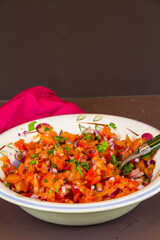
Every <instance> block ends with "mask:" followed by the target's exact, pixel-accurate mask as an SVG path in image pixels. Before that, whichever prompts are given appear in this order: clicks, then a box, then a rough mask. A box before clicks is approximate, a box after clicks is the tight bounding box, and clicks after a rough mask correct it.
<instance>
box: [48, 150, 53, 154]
mask: <svg viewBox="0 0 160 240" xmlns="http://www.w3.org/2000/svg"><path fill="white" fill-rule="evenodd" d="M54 151H55V149H49V150H48V151H47V153H48V154H51V153H54Z"/></svg>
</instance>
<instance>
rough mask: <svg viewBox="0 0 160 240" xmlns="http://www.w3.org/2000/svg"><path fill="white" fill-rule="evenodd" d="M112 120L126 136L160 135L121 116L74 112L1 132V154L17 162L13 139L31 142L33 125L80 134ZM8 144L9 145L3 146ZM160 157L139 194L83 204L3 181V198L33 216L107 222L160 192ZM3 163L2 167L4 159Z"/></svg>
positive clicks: (68, 221) (75, 222) (58, 220)
mask: <svg viewBox="0 0 160 240" xmlns="http://www.w3.org/2000/svg"><path fill="white" fill-rule="evenodd" d="M110 122H112V123H115V124H116V126H117V129H116V130H114V131H115V132H116V134H117V135H119V136H120V137H121V138H125V135H126V133H127V134H128V135H129V137H130V138H131V139H134V138H135V134H134V132H135V133H137V134H138V135H139V137H140V136H141V135H142V134H143V133H146V132H149V133H151V134H152V135H153V136H156V135H158V134H159V130H157V129H156V128H154V127H152V126H149V125H147V124H145V123H142V122H139V121H136V120H132V119H128V118H124V117H119V116H112V115H98V114H81V115H79V114H72V115H63V116H55V117H48V118H43V119H39V120H36V121H35V122H34V123H25V124H22V125H19V126H17V127H14V128H12V129H10V130H8V131H6V132H4V133H3V134H1V136H0V149H1V150H0V157H1V156H2V155H6V154H7V155H8V156H9V158H10V159H11V162H12V163H13V164H15V165H16V164H17V162H16V160H15V159H14V153H15V148H14V145H13V142H15V141H17V140H18V139H20V138H21V139H22V138H23V139H25V141H27V142H29V141H31V139H32V138H33V136H34V135H35V134H36V133H35V132H33V133H32V132H31V133H30V134H26V133H27V131H28V127H31V126H33V125H34V124H35V125H38V124H39V123H48V124H50V125H51V126H53V128H54V129H55V130H56V131H57V132H60V131H61V129H63V130H66V131H70V132H72V133H80V131H83V130H84V129H85V128H86V127H89V126H91V127H93V125H91V123H99V124H109V123H110ZM87 123H90V124H87ZM4 145H6V146H5V147H4V148H2V146H4ZM159 159H160V151H157V152H156V154H155V156H154V160H155V161H156V167H155V169H154V173H153V177H152V181H151V183H150V184H149V185H148V186H146V187H144V188H143V189H141V190H138V191H137V192H135V193H132V194H130V195H127V196H124V197H121V198H117V199H113V200H108V201H102V202H94V203H81V204H79V203H76V204H68V203H67V204H65V203H51V202H45V201H40V200H36V199H31V198H27V197H24V196H21V195H19V194H17V193H15V192H13V191H11V190H9V189H8V188H7V187H6V186H5V185H4V184H3V183H0V197H1V198H2V199H4V200H6V201H8V202H11V203H13V204H16V205H18V206H19V207H21V208H22V209H23V210H24V211H26V212H28V213H29V214H31V215H32V216H34V217H36V218H39V219H41V220H44V221H47V222H51V223H56V224H62V225H71V226H78V225H81V226H82V225H92V224H97V223H102V222H107V221H110V220H112V219H115V218H118V217H120V216H122V215H124V214H126V213H127V212H129V211H131V210H132V209H133V208H135V207H136V206H137V205H138V204H139V203H140V202H142V201H144V200H145V199H147V198H149V197H152V196H153V195H155V194H157V193H158V192H159V191H160V174H159V172H160V161H158V160H159ZM0 164H1V166H2V162H1V163H0ZM0 177H1V178H2V179H3V178H4V173H3V171H2V170H1V168H0Z"/></svg>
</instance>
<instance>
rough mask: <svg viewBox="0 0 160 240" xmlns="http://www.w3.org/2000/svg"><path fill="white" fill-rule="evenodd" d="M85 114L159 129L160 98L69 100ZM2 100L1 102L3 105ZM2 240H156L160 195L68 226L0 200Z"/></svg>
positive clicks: (157, 237) (0, 235)
mask: <svg viewBox="0 0 160 240" xmlns="http://www.w3.org/2000/svg"><path fill="white" fill-rule="evenodd" d="M66 100H67V101H72V102H74V103H76V104H77V105H78V106H79V107H80V108H82V109H83V110H84V111H86V112H87V113H104V114H112V115H118V116H124V117H129V118H133V119H136V120H139V121H143V122H145V123H147V124H150V125H152V126H154V127H156V128H158V129H160V121H159V118H160V112H159V106H160V95H159V96H136V97H135V96H130V97H103V98H71V99H69V98H68V99H66ZM3 103H4V101H3V102H2V101H0V105H2V104H3ZM0 239H1V240H12V239H16V240H22V239H23V240H28V239H34V240H41V239H45V240H49V239H54V240H64V239H66V240H67V239H69V240H72V239H74V240H79V239H83V240H85V239H87V240H91V239H92V240H97V239H101V240H106V239H110V240H113V239H114V240H135V239H145V240H151V239H154V240H159V239H160V194H157V195H156V196H154V197H152V198H150V199H147V200H145V201H144V202H142V203H140V204H139V205H138V206H137V207H136V208H135V209H134V210H132V211H131V212H129V213H128V214H126V215H124V216H122V217H120V218H118V219H115V220H112V221H110V222H106V223H103V224H99V225H94V226H87V227H67V226H60V225H55V224H51V223H47V222H43V221H41V220H39V219H36V218H34V217H32V216H31V215H29V214H27V213H26V212H24V211H23V210H22V209H21V208H19V207H18V206H15V205H13V204H11V203H8V202H6V201H4V200H0Z"/></svg>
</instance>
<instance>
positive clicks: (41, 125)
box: [36, 123, 51, 133]
mask: <svg viewBox="0 0 160 240" xmlns="http://www.w3.org/2000/svg"><path fill="white" fill-rule="evenodd" d="M43 126H44V127H51V125H49V124H48V123H41V124H38V125H37V126H36V130H37V132H39V133H44V128H43Z"/></svg>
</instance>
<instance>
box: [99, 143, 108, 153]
mask: <svg viewBox="0 0 160 240" xmlns="http://www.w3.org/2000/svg"><path fill="white" fill-rule="evenodd" d="M96 148H97V150H98V152H105V151H106V149H107V148H108V142H107V141H106V142H100V144H99V145H98V146H97V147H96Z"/></svg>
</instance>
